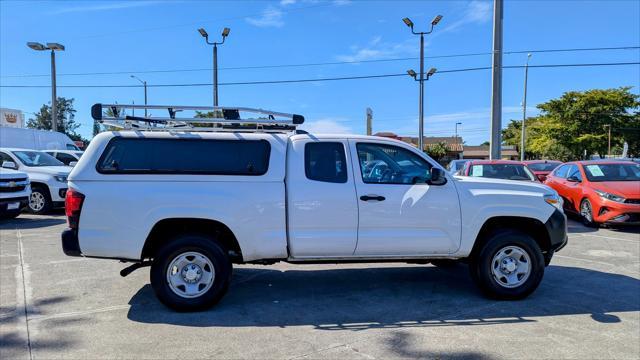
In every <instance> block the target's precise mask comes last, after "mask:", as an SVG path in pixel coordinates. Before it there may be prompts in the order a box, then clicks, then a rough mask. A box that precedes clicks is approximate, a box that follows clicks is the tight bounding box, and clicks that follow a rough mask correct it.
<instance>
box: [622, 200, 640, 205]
mask: <svg viewBox="0 0 640 360" xmlns="http://www.w3.org/2000/svg"><path fill="white" fill-rule="evenodd" d="M624 202H625V203H626V204H640V199H627V200H625V201H624Z"/></svg>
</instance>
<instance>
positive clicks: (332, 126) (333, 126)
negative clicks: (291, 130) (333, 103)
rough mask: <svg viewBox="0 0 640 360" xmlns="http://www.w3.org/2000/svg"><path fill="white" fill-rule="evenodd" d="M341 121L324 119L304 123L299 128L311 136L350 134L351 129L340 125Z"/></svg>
mask: <svg viewBox="0 0 640 360" xmlns="http://www.w3.org/2000/svg"><path fill="white" fill-rule="evenodd" d="M342 121H344V120H342V119H336V118H324V119H318V120H313V121H308V122H305V123H304V124H303V125H302V126H300V128H301V129H302V130H306V131H308V132H309V133H311V134H351V133H353V130H352V129H351V127H349V126H347V125H344V124H343V123H341V122H342Z"/></svg>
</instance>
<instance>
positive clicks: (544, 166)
mask: <svg viewBox="0 0 640 360" xmlns="http://www.w3.org/2000/svg"><path fill="white" fill-rule="evenodd" d="M560 164H561V163H559V162H545V163H533V164H528V165H527V166H528V167H529V169H531V170H533V171H551V170H553V169H555V168H556V167H558V165H560Z"/></svg>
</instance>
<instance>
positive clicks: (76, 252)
mask: <svg viewBox="0 0 640 360" xmlns="http://www.w3.org/2000/svg"><path fill="white" fill-rule="evenodd" d="M62 251H63V252H64V254H65V255H67V256H82V251H80V241H79V240H78V231H77V230H75V229H66V230H64V231H63V232H62Z"/></svg>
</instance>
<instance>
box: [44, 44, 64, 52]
mask: <svg viewBox="0 0 640 360" xmlns="http://www.w3.org/2000/svg"><path fill="white" fill-rule="evenodd" d="M47 49H49V50H53V51H56V50H57V51H64V45H62V44H58V43H47Z"/></svg>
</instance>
